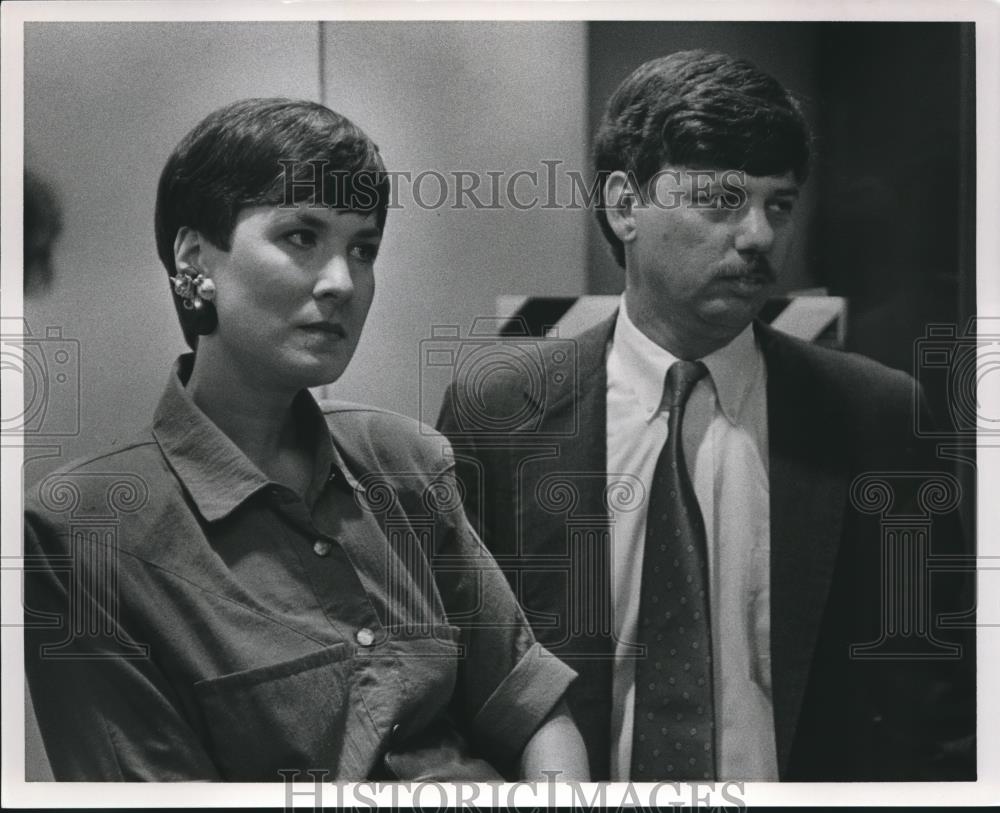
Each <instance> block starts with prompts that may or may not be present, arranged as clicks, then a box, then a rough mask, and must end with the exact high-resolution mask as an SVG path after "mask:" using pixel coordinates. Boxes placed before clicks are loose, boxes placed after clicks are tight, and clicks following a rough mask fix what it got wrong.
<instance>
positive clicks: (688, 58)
mask: <svg viewBox="0 0 1000 813" xmlns="http://www.w3.org/2000/svg"><path fill="white" fill-rule="evenodd" d="M809 141H810V135H809V128H808V125H807V124H806V121H805V118H804V117H803V115H802V111H801V109H800V107H799V104H798V102H797V101H796V100H795V98H794V97H793V96H792V95H791V94H790V93H789V92H788V91H787V90H785V88H783V87H782V86H781V85H780V84H779V83H778V82H777V80H775V79H774V78H773V77H771V76H768V75H767V74H766V73H763V72H762V71H760V70H759V69H758V68H756V67H755V66H754V65H752V64H751V63H749V62H746V61H744V60H742V59H735V58H734V57H731V56H727V55H726V54H713V53H708V52H706V51H681V52H678V53H675V54H670V55H669V56H665V57H660V58H659V59H654V60H651V61H649V62H646V63H645V64H643V65H641V66H639V67H638V68H637V69H636V70H635V71H634V72H633V73H632V75H631V76H629V77H628V78H627V79H626V80H625V81H624V82H622V84H621V85H620V86H619V87H618V89H617V90H616V91H615V93H614V95H613V96H612V97H611V99H610V100H609V101H608V106H607V108H606V109H605V111H604V116H603V117H602V119H601V123H600V125H599V126H598V129H597V133H596V135H595V137H594V167H595V170H596V184H597V203H598V206H597V220H598V222H599V223H600V226H601V230H602V231H603V232H604V236H605V237H606V238H607V240H608V242H609V243H610V244H611V250H612V252H613V253H614V256H615V259H616V260H617V261H618V264H619V265H620V266H622V268H624V267H625V249H624V246H623V245H622V243H621V241H620V240H619V239H618V237H617V236H616V235H615V233H614V232H613V231H612V230H611V227H610V226H609V225H608V219H607V216H606V214H605V212H604V207H605V200H604V183H605V181H606V180H607V177H608V175H610V174H611V173H612V172H614V171H616V170H621V171H623V172H626V173H629V175H630V178H631V179H632V180H633V181H634V182H635V183H636V184H638V185H639V188H643V187H644V186H645V184H646V183H647V182H648V181H649V180H650V179H651V178H652V177H653V175H655V174H656V173H657V172H658V171H659V170H660V169H662V168H663V166H664V165H665V164H672V165H674V166H686V167H692V168H698V169H737V170H743V171H745V172H747V173H748V174H750V175H780V174H783V173H785V172H788V171H791V172H792V173H794V175H795V178H796V180H798V181H799V182H800V183H801V182H802V181H804V180H805V178H806V175H807V174H808V172H809Z"/></svg>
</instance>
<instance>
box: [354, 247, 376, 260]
mask: <svg viewBox="0 0 1000 813" xmlns="http://www.w3.org/2000/svg"><path fill="white" fill-rule="evenodd" d="M351 256H352V257H354V258H355V259H357V260H361V262H365V263H373V262H375V258H376V257H377V256H378V246H376V245H372V244H370V243H359V244H358V245H356V246H352V247H351Z"/></svg>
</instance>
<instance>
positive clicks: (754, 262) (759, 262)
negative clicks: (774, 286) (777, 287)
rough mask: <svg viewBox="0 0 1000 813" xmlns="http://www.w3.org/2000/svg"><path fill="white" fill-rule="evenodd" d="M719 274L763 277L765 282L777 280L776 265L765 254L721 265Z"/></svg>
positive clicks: (728, 276) (727, 276)
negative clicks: (744, 260) (740, 261)
mask: <svg viewBox="0 0 1000 813" xmlns="http://www.w3.org/2000/svg"><path fill="white" fill-rule="evenodd" d="M719 276H720V277H723V278H726V279H729V278H733V277H761V278H763V280H764V281H765V282H774V281H775V280H777V274H775V273H774V266H772V265H771V263H770V261H769V260H768V259H767V257H764V256H758V257H754V258H753V259H751V260H748V261H747V262H742V263H726V264H724V265H722V266H720V267H719Z"/></svg>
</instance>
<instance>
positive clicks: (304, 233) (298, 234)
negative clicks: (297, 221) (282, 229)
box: [285, 229, 316, 248]
mask: <svg viewBox="0 0 1000 813" xmlns="http://www.w3.org/2000/svg"><path fill="white" fill-rule="evenodd" d="M285 239H286V240H288V242H290V243H291V244H292V245H296V246H298V247H299V248H312V247H313V246H315V245H316V235H315V233H314V232H311V231H309V230H308V229H298V230H296V231H293V232H289V233H288V234H286V235H285Z"/></svg>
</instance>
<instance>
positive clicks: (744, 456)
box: [607, 297, 778, 781]
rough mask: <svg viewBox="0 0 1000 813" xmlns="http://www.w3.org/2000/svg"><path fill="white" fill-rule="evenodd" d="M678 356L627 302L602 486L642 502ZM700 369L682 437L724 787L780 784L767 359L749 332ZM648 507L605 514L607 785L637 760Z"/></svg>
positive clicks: (614, 367) (618, 331) (611, 366)
mask: <svg viewBox="0 0 1000 813" xmlns="http://www.w3.org/2000/svg"><path fill="white" fill-rule="evenodd" d="M676 360H677V359H676V358H675V357H674V356H672V355H671V354H670V353H669V352H667V351H666V350H664V349H663V348H662V347H660V346H659V345H657V344H655V343H654V342H653V341H652V340H650V339H649V338H648V337H647V336H646V335H645V334H643V333H642V332H641V331H640V330H639V329H638V328H637V327H636V326H635V325H634V324H633V323H632V321H631V320H630V319H629V318H628V315H627V313H626V310H625V298H624V297H623V298H622V303H621V307H620V308H619V311H618V321H617V323H616V325H615V332H614V337H613V340H612V346H611V349H610V352H609V353H608V357H607V375H608V391H607V459H608V483H609V485H611V484H612V483H614V482H616V481H618V480H620V479H621V478H620V476H619V475H621V474H625V475H630V476H632V477H638V478H639V480H640V481H641V482H642V484H643V487H644V489H645V492H646V497H647V498H648V495H649V489H650V484H651V481H652V476H653V469H654V467H655V466H656V461H657V458H658V457H659V455H660V451H661V450H662V449H663V445H664V443H665V441H666V438H667V417H668V412H667V411H666V410H665V409H661V402H662V400H663V386H664V379H665V377H666V373H667V369H668V368H669V367H670V365H671V364H672V363H673V362H674V361H676ZM701 361H702V362H704V364H705V366H706V367H707V368H708V372H709V375H708V376H706V377H704V378H703V379H701V380H700V381H699V382H698V384H697V385H696V386H695V388H694V390H693V391H692V393H691V396H690V399H689V400H688V404H687V408H686V409H685V413H684V425H683V430H682V432H683V438H682V441H683V444H684V455H685V461H686V463H687V467H688V471H689V473H690V475H691V480H692V482H693V484H694V490H695V494H696V496H697V498H698V503H699V505H700V506H701V512H702V516H703V517H704V520H705V533H706V539H707V543H708V561H709V577H710V580H711V581H710V586H709V598H710V606H711V625H712V651H713V663H714V680H713V682H714V693H715V715H716V741H715V744H716V759H717V766H718V773H719V779H720V780H756V781H775V780H777V778H778V767H777V756H776V751H775V743H774V709H773V704H772V700H771V648H770V594H769V587H770V567H769V559H770V503H769V496H770V487H769V481H768V454H767V391H766V371H765V367H764V359H763V356H762V355H761V352H760V349H759V348H758V347H757V344H756V341H755V339H754V335H753V328H752V327H751V326H748V327H747V329H746V330H744V331H743V332H742V333H741V334H740V335H739V336H737V337H736V338H735V339H734V340H733V341H732V342H730V343H729V344H728V345H727V346H726V347H723V348H722V349H720V350H717V351H716V352H714V353H712V354H711V355H708V356H706V357H705V358H703V359H701ZM645 505H646V501H645V500H644V501H643V504H642V507H641V508H640V509H639V510H633V511H627V512H626V511H621V512H618V513H616V514H613V516H612V519H613V536H612V554H611V562H612V589H613V591H614V592H613V596H614V629H615V635H616V648H615V664H614V678H613V702H612V719H611V738H612V748H611V778H612V779H613V780H617V781H626V780H628V778H629V769H630V765H631V758H632V723H633V716H634V710H635V709H634V703H635V656H636V646H635V644H636V641H637V637H636V636H637V619H638V615H639V597H640V593H641V585H642V555H643V548H644V545H645V539H646V511H645ZM664 589H666V587H664ZM663 778H664V779H666V778H668V777H667V776H666V775H664V777H663ZM677 778H678V779H686V778H688V777H683V776H680V777H677Z"/></svg>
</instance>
